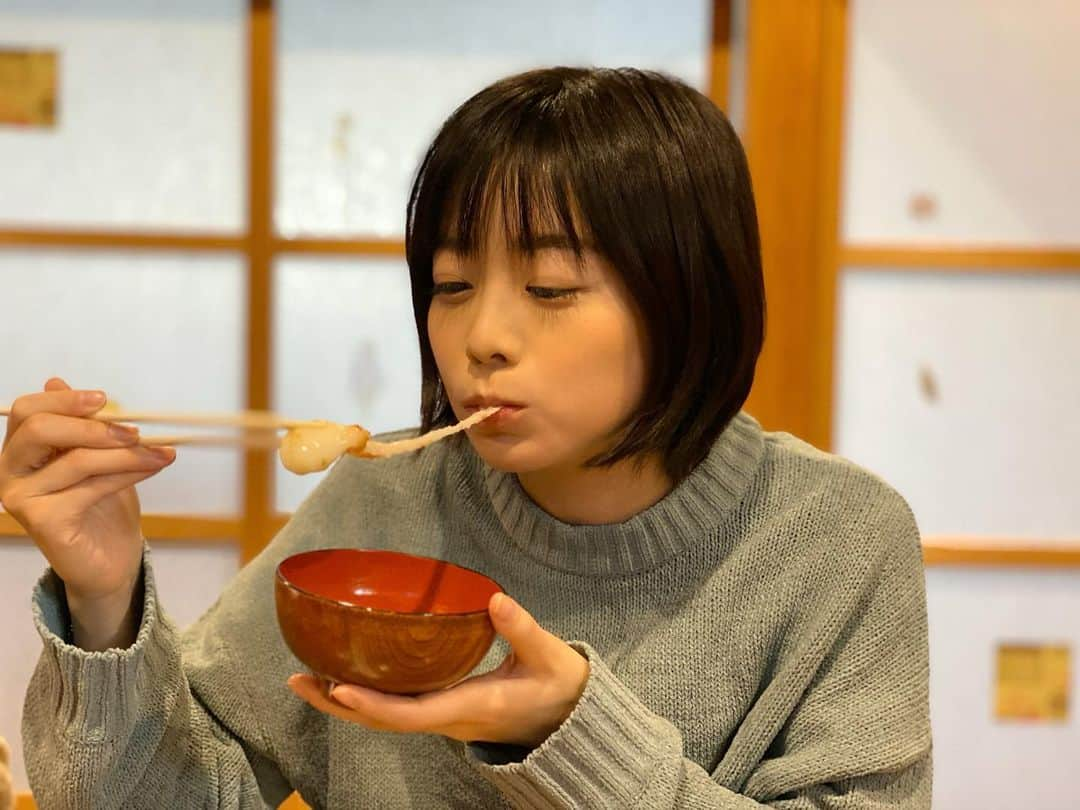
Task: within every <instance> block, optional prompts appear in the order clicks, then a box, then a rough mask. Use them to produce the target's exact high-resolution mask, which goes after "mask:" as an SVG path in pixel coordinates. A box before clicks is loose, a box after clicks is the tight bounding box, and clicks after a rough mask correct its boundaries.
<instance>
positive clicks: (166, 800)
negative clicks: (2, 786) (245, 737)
mask: <svg viewBox="0 0 1080 810" xmlns="http://www.w3.org/2000/svg"><path fill="white" fill-rule="evenodd" d="M143 583H144V585H143V609H142V619H141V624H140V627H139V631H138V634H137V637H136V640H135V643H134V644H133V645H132V646H131V647H129V648H127V649H124V650H119V649H111V650H106V651H103V652H87V651H85V650H82V649H81V648H79V647H76V646H74V645H72V644H70V643H68V641H67V638H68V636H69V632H68V618H67V607H66V599H65V596H64V585H63V582H62V581H61V580H60V579H59V578H58V577H57V576H56V575H55V573H53V572H52V571H51V570H49V571H47V572H46V574H45V576H43V577H42V578H41V580H40V582H39V583H38V585H37V587H36V588H35V591H34V596H33V614H34V621H35V624H36V626H37V630H38V632H39V634H40V635H41V637H42V640H43V642H44V649H43V652H42V655H41V658H40V659H39V662H38V666H37V669H36V670H35V672H34V675H33V677H32V678H31V681H30V685H29V688H28V690H27V697H26V701H25V706H24V713H23V739H24V750H25V752H26V763H27V773H28V776H29V779H30V785H31V788H32V790H33V793H34V796H35V798H36V800H37V803H38V805H39V806H41V807H49V808H71V809H72V810H75V809H76V808H78V809H79V810H85V809H86V808H97V807H101V808H104V807H131V808H136V807H147V808H149V807H163V806H168V807H175V808H178V810H182V809H183V808H189V807H190V808H195V807H200V808H201V807H206V806H208V805H213V806H216V807H228V808H264V807H268V806H270V807H276V806H277V805H278V804H279V803H280V802H281V801H282V800H283V799H284V798H285V796H287V795H288V793H289V792H290V791H291V788H290V787H289V785H288V783H287V782H286V781H285V779H284V778H283V777H282V775H281V773H280V771H279V770H278V768H277V767H276V765H275V764H274V763H273V762H272V761H269V760H267V759H265V758H264V757H261V756H259V755H258V754H257V753H256V752H255V751H254V750H252V749H251V748H250V746H248V745H246V744H245V742H244V741H242V740H241V739H238V738H237V737H236V736H234V734H233V733H232V731H231V730H230V729H229V728H228V727H227V726H226V725H224V724H223V721H222V718H220V717H216V716H215V715H214V713H213V712H212V711H210V710H209V708H208V707H207V706H206V705H204V703H203V702H202V701H201V700H200V698H199V696H198V695H197V694H196V693H195V692H194V691H193V689H192V686H191V684H190V682H189V680H188V678H187V676H186V674H185V672H184V668H183V664H182V653H181V649H182V644H181V637H180V634H179V633H178V632H177V630H176V628H175V627H174V626H173V624H172V622H170V621H169V619H168V618H167V616H165V615H164V614H163V613H162V611H161V609H160V606H159V603H158V599H157V590H156V587H155V583H154V573H153V568H152V566H151V564H150V560H149V551H148V550H147V551H144V557H143ZM202 655H203V660H202V661H201V663H200V666H201V667H203V668H210V669H216V670H218V671H228V670H231V669H232V664H231V662H230V661H228V655H227V652H226V651H225V650H223V649H221V648H218V649H210V648H205V649H203V650H202ZM237 700H238V701H239V700H240V698H237ZM235 710H236V711H244V710H245V707H243V706H241V705H237V706H235ZM249 757H250V758H249Z"/></svg>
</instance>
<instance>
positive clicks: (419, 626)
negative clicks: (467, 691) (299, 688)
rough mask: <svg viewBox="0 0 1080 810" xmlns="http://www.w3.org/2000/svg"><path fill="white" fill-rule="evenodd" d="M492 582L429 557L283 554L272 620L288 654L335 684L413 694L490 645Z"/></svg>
mask: <svg viewBox="0 0 1080 810" xmlns="http://www.w3.org/2000/svg"><path fill="white" fill-rule="evenodd" d="M501 590H502V588H501V587H499V585H498V583H496V582H495V581H494V580H492V579H489V578H488V577H486V576H484V575H483V574H479V573H477V572H476V571H471V570H469V569H468V568H462V567H461V566H458V565H454V564H453V563H448V562H444V561H442V560H435V559H431V558H430V557H417V556H414V555H412V554H402V553H400V552H397V551H375V550H364V549H345V548H337V549H322V550H319V551H307V552H304V553H302V554H295V555H293V556H292V557H289V558H287V559H285V560H283V561H282V562H281V564H280V565H278V568H277V576H276V577H275V580H274V599H275V602H276V603H277V618H278V625H279V626H280V627H281V634H282V636H284V638H285V643H286V644H288V645H289V649H290V650H292V652H293V655H295V656H296V657H297V658H299V659H300V660H301V661H302V662H303V663H304V664H306V665H307V666H308V667H309V668H310V669H311V671H312V672H314V673H315V674H316V675H320V676H322V677H323V678H326V679H328V680H331V681H335V682H337V683H355V684H360V685H361V686H368V687H371V688H372V689H378V690H380V691H382V692H394V693H397V694H419V693H420V692H430V691H433V690H435V689H442V688H443V687H444V686H448V685H449V684H451V683H454V682H455V681H457V680H460V679H461V678H463V677H465V675H467V674H468V673H469V672H470V671H471V670H472V668H473V667H475V666H476V665H477V664H478V663H480V659H482V658H483V657H484V654H485V653H487V651H488V648H490V647H491V642H492V640H493V639H494V637H495V629H494V628H493V627H492V626H491V619H490V618H489V617H488V613H487V605H488V601H489V600H490V599H491V597H492V595H493V594H495V593H497V592H499V591H501Z"/></svg>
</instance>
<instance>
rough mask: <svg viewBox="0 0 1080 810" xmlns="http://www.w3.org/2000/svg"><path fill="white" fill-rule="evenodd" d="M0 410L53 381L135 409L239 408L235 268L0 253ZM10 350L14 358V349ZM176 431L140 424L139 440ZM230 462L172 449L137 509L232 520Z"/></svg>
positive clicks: (239, 270)
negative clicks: (0, 314)
mask: <svg viewBox="0 0 1080 810" xmlns="http://www.w3.org/2000/svg"><path fill="white" fill-rule="evenodd" d="M0 289H2V290H3V293H2V295H3V304H4V317H3V318H0V346H4V347H7V348H6V350H5V351H4V352H3V355H2V360H0V368H2V369H3V373H2V374H0V402H5V403H7V402H11V401H12V400H14V399H15V398H16V397H17V396H19V395H21V394H26V393H31V392H34V391H40V390H41V386H42V385H44V383H45V380H47V379H48V378H49V377H51V376H53V375H56V376H60V377H64V378H65V379H66V380H67V381H68V383H69V384H70V385H72V386H73V387H76V388H80V387H81V388H100V389H103V390H105V391H106V392H107V393H108V394H109V396H110V397H111V398H114V399H115V400H116V401H117V402H119V403H120V405H121V406H124V407H126V408H129V409H132V410H134V409H138V410H170V411H199V410H213V411H223V410H224V411H229V410H236V409H238V408H241V407H242V406H243V388H244V386H243V350H244V348H243V341H244V324H243V317H244V272H243V265H242V263H241V262H240V261H239V260H238V259H236V258H234V257H231V256H206V255H199V256H186V255H172V254H170V255H160V254H156V253H145V254H137V253H113V252H107V253H92V254H78V253H73V252H63V251H16V250H4V251H0ZM16 348H17V350H15V349H16ZM154 432H158V433H176V432H177V429H176V428H175V427H173V428H169V427H153V426H146V427H144V428H143V433H144V434H146V435H150V434H151V433H154ZM239 480H240V454H239V453H238V452H237V451H236V450H233V449H220V448H213V449H206V448H190V447H187V448H180V449H179V450H178V456H177V459H176V461H175V462H174V463H173V464H172V466H170V467H169V468H167V469H166V470H164V471H163V472H162V473H161V474H160V475H158V476H155V477H154V478H152V479H150V480H149V481H146V482H144V483H143V484H140V485H139V492H140V496H141V498H142V504H143V511H144V512H195V513H199V514H222V513H227V514H233V513H236V512H237V511H238V510H239V508H240V495H239V487H240V484H239Z"/></svg>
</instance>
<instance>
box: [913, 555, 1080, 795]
mask: <svg viewBox="0 0 1080 810" xmlns="http://www.w3.org/2000/svg"><path fill="white" fill-rule="evenodd" d="M926 579H927V603H928V608H929V615H930V709H931V723H932V725H933V730H934V810H972V808H979V810H1016V809H1017V808H1021V807H1024V808H1026V807H1046V808H1051V807H1053V808H1059V807H1060V808H1066V807H1071V806H1073V804H1074V802H1073V801H1072V798H1073V797H1075V796H1076V795H1077V793H1078V792H1080V771H1077V768H1076V762H1077V751H1080V721H1078V710H1080V703H1078V700H1080V666H1077V662H1078V658H1077V656H1080V624H1078V623H1077V621H1076V617H1077V616H1080V572H1078V571H1070V570H1046V571H1004V570H994V569H988V570H978V569H976V570H965V569H957V568H951V567H942V568H934V567H931V568H928V569H927V574H926ZM999 642H1012V643H1035V644H1062V643H1063V644H1067V645H1069V646H1070V647H1071V650H1072V665H1073V668H1072V680H1071V690H1070V691H1071V697H1070V707H1069V716H1068V721H1067V722H1065V723H1063V724H1054V725H1028V724H1024V723H1012V722H1010V723H1000V722H998V721H996V720H995V719H994V716H993V711H994V691H993V690H994V678H995V660H996V658H995V656H996V648H997V645H998V643H999Z"/></svg>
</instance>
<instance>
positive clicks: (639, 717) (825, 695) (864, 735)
mask: <svg viewBox="0 0 1080 810" xmlns="http://www.w3.org/2000/svg"><path fill="white" fill-rule="evenodd" d="M895 511H896V512H898V513H900V514H899V515H898V516H896V517H895V518H894V519H893V521H891V522H892V523H893V525H892V526H891V527H883V528H885V529H886V531H888V532H889V533H890V534H891V539H892V540H893V542H892V543H889V544H888V545H887V547H886V548H883V549H882V551H883V553H882V554H881V555H880V557H879V558H878V560H877V561H876V564H875V566H874V568H873V570H872V571H871V572H870V574H869V576H866V577H865V578H864V582H863V586H862V588H861V589H860V592H859V593H857V594H856V596H855V597H854V598H853V599H852V600H850V602H849V603H848V606H847V607H846V609H844V610H842V611H840V610H838V612H837V615H834V616H832V617H831V621H829V622H826V623H825V626H826V627H830V628H831V630H830V631H829V643H828V644H826V645H824V648H825V650H826V652H825V653H824V654H823V655H820V656H818V657H817V658H816V659H815V660H814V665H813V673H812V677H810V678H809V679H808V683H807V686H806V689H805V690H804V691H803V693H802V695H801V697H800V698H799V699H798V700H797V701H796V702H795V704H794V706H793V708H792V710H791V712H790V713H789V714H788V716H787V717H780V718H777V719H776V721H775V728H776V729H777V733H776V735H775V737H774V738H773V739H772V740H769V741H766V742H765V743H764V744H763V746H762V747H763V751H762V754H763V755H762V756H761V757H760V758H759V760H758V762H757V765H756V767H754V768H753V769H752V770H750V771H749V773H746V774H741V775H738V774H732V773H729V772H727V769H725V767H724V765H725V763H724V761H723V760H722V759H721V761H720V764H719V765H717V766H716V768H715V769H714V771H713V772H712V773H709V772H707V771H706V770H705V769H703V768H702V767H701V766H700V765H698V764H697V763H696V762H693V761H691V760H689V759H687V758H686V757H685V756H684V751H683V740H682V735H681V733H680V731H679V730H678V729H677V728H676V727H675V726H674V725H673V724H671V723H670V722H668V721H667V720H666V719H664V718H663V717H660V716H658V715H657V714H655V713H654V712H652V711H651V710H650V709H649V708H648V707H647V706H645V705H644V704H643V703H642V702H641V701H640V700H639V699H638V698H637V697H636V696H635V695H634V694H632V693H631V692H630V690H628V689H627V688H626V687H625V686H624V685H623V684H622V683H621V682H620V681H619V679H618V678H617V677H616V676H615V675H614V674H613V673H612V672H611V671H610V669H609V668H608V667H607V666H606V665H605V664H604V662H603V661H602V660H601V659H600V657H599V656H598V655H597V654H596V652H595V651H594V650H593V649H592V648H591V647H590V646H589V645H587V644H582V643H575V644H574V646H575V647H576V648H577V649H579V651H581V652H582V653H583V654H584V655H586V656H587V657H588V659H589V662H590V667H591V672H590V676H589V680H588V683H587V685H586V688H585V691H584V693H583V694H582V697H581V699H580V700H579V702H578V705H577V706H576V708H575V710H574V712H573V713H572V714H571V716H570V717H569V718H568V719H567V720H566V722H564V723H563V725H562V726H560V727H559V729H557V730H556V731H555V732H554V733H553V734H552V735H551V736H550V737H549V738H548V739H547V740H545V741H544V743H542V744H541V745H540V746H539V747H538V748H536V749H535V750H533V751H531V752H529V753H528V755H527V756H525V757H524V758H523V759H522V760H521V761H516V762H514V761H510V762H507V761H506V759H502V760H499V759H496V758H492V757H489V756H485V755H484V751H483V750H482V749H478V748H476V747H470V754H469V757H470V760H471V761H472V763H473V765H474V767H475V768H476V769H477V770H479V771H480V773H482V774H483V775H484V776H485V777H486V778H487V779H489V780H491V781H492V782H493V783H494V784H495V785H496V786H497V787H498V789H499V790H500V792H501V793H502V794H503V796H504V797H505V798H506V800H507V801H508V802H509V803H510V804H511V805H512V806H514V807H520V808H571V807H596V808H604V807H610V808H640V809H641V810H656V809H659V808H723V809H725V810H750V808H757V807H772V808H780V809H781V810H811V809H812V808H814V809H818V810H884V809H885V808H913V809H918V810H928V808H929V807H930V792H931V753H930V752H931V742H930V721H929V701H928V675H929V667H928V643H927V628H926V596H925V580H924V574H923V568H922V558H921V548H920V546H919V539H918V532H917V529H916V528H915V525H914V519H913V518H911V516H910V511H909V510H907V507H906V504H904V505H903V507H902V508H901V509H898V510H895ZM810 646H811V647H812V646H814V645H810ZM736 736H738V735H736ZM719 745H720V742H719V741H718V746H719Z"/></svg>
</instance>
